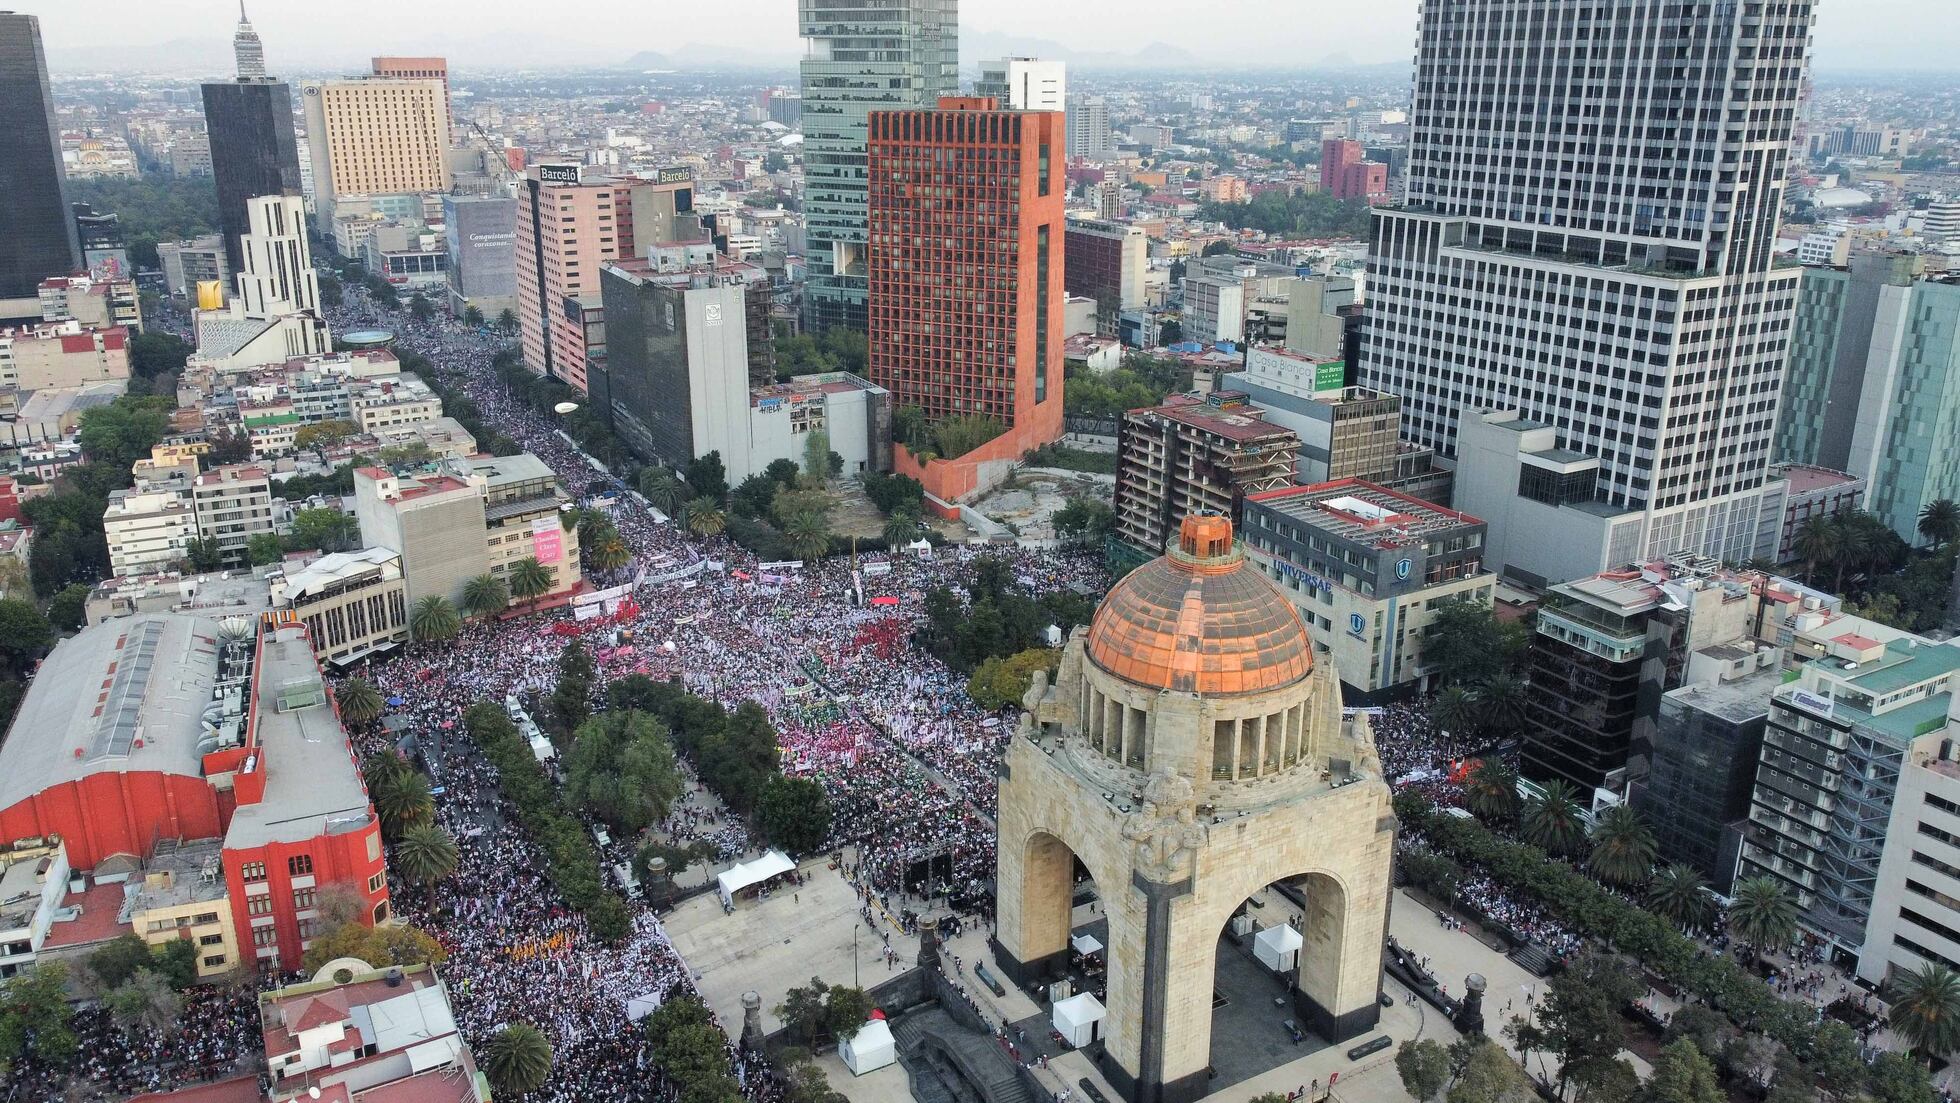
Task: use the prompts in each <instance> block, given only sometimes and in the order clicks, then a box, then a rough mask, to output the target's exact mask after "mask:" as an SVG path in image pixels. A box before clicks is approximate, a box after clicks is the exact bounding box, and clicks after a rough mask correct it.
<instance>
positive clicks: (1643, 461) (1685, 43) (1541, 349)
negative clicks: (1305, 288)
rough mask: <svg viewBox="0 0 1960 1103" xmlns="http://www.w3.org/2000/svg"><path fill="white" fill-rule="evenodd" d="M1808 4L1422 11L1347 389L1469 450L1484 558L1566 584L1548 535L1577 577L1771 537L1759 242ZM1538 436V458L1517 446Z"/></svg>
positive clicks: (1772, 330) (1766, 228) (1502, 4)
mask: <svg viewBox="0 0 1960 1103" xmlns="http://www.w3.org/2000/svg"><path fill="white" fill-rule="evenodd" d="M1813 6H1814V4H1813V3H1812V0H1790V2H1789V3H1779V4H1732V3H1731V4H1712V5H1711V4H1644V5H1638V6H1635V7H1633V8H1631V9H1629V8H1628V7H1626V6H1625V5H1617V6H1603V5H1599V4H1595V3H1592V2H1590V0H1544V2H1540V3H1532V4H1519V3H1516V2H1515V0H1434V2H1431V3H1427V4H1425V5H1423V8H1422V14H1421V23H1420V28H1419V33H1418V46H1417V56H1416V84H1415V95H1414V108H1413V111H1412V113H1411V115H1410V156H1409V164H1408V173H1407V195H1406V202H1405V204H1404V205H1402V206H1400V207H1396V208H1392V209H1384V210H1381V211H1380V212H1379V213H1378V214H1377V215H1376V218H1375V223H1374V240H1373V243H1372V248H1371V250H1370V256H1369V262H1368V297H1369V303H1368V326H1369V329H1370V333H1369V335H1368V350H1369V351H1368V355H1367V357H1366V358H1365V360H1364V362H1363V364H1362V370H1361V379H1360V382H1361V383H1362V384H1363V385H1364V386H1368V387H1373V388H1375V389H1378V390H1384V391H1388V392H1390V393H1392V394H1397V395H1400V396H1402V398H1403V399H1404V406H1403V422H1402V425H1403V433H1404V435H1405V436H1407V437H1409V438H1411V439H1412V440H1414V441H1415V442H1416V443H1419V444H1424V445H1431V446H1434V447H1436V448H1437V449H1438V450H1439V451H1440V452H1441V454H1443V455H1444V456H1447V457H1457V458H1459V459H1460V460H1461V462H1460V463H1459V465H1458V472H1459V480H1460V481H1459V482H1458V484H1457V498H1456V502H1455V504H1456V505H1457V506H1459V507H1460V508H1463V509H1465V510H1468V511H1470V512H1472V513H1475V514H1477V515H1479V516H1482V517H1485V518H1488V519H1490V521H1491V524H1492V550H1491V555H1490V558H1491V560H1492V561H1493V562H1497V563H1503V564H1505V565H1507V566H1509V567H1510V568H1511V569H1512V571H1513V572H1514V573H1515V574H1518V575H1520V576H1523V577H1527V578H1529V577H1531V576H1533V575H1538V576H1541V580H1543V581H1558V580H1559V579H1558V578H1557V577H1544V576H1546V575H1548V574H1549V573H1550V571H1551V569H1552V568H1551V566H1550V565H1549V562H1548V561H1545V560H1543V559H1542V558H1541V557H1542V556H1544V555H1548V554H1550V553H1551V551H1553V550H1556V549H1559V548H1565V549H1583V550H1584V552H1585V554H1584V555H1583V557H1582V558H1583V559H1585V560H1586V561H1587V562H1586V563H1585V564H1581V565H1580V566H1581V567H1582V568H1584V569H1585V573H1589V572H1590V570H1597V569H1602V568H1605V567H1608V566H1615V565H1620V564H1624V563H1627V562H1631V561H1633V560H1636V559H1640V558H1645V557H1649V556H1654V555H1660V554H1665V553H1670V552H1675V551H1689V552H1697V553H1702V554H1707V555H1710V556H1714V557H1717V558H1723V559H1731V560H1741V559H1748V558H1750V557H1751V556H1753V555H1755V554H1757V552H1758V550H1759V549H1760V548H1761V547H1762V540H1763V539H1764V538H1765V535H1766V533H1765V529H1767V530H1768V532H1769V533H1773V532H1774V525H1768V526H1765V525H1764V524H1762V522H1763V521H1764V519H1765V518H1764V517H1763V516H1762V515H1763V514H1766V513H1768V512H1770V509H1769V508H1766V507H1772V506H1774V505H1775V504H1776V503H1775V502H1774V501H1770V500H1766V499H1774V498H1775V497H1776V496H1775V495H1774V494H1773V493H1772V492H1771V490H1773V488H1766V486H1765V483H1766V481H1767V480H1768V479H1769V472H1768V464H1769V460H1770V439H1771V431H1772V429H1773V421H1774V418H1775V415H1776V404H1777V392H1778V389H1779V388H1780V386H1781V381H1782V371H1783V363H1784V359H1785V355H1786V353H1787V333H1788V330H1789V325H1790V318H1791V312H1792V310H1793V308H1794V304H1795V298H1796V287H1797V278H1798V273H1797V272H1796V271H1795V270H1792V269H1783V268H1779V267H1777V266H1776V265H1774V264H1773V263H1772V261H1771V256H1770V253H1771V248H1772V246H1773V245H1774V242H1775V238H1776V229H1777V221H1778V217H1779V211H1780V208H1781V205H1782V198H1783V182H1784V169H1785V166H1786V164H1787V162H1788V160H1789V153H1790V142H1791V127H1792V120H1793V119H1794V117H1795V114H1796V108H1797V103H1798V98H1799V93H1800V90H1801V88H1802V85H1803V80H1804V70H1805V65H1806V61H1807V57H1808V53H1809V41H1810V22H1811V10H1812V8H1813ZM1493 411H1494V412H1495V413H1493ZM1487 413H1489V414H1490V416H1488V417H1486V416H1485V415H1486V414H1487ZM1460 426H1461V429H1462V432H1463V436H1462V438H1461V439H1460V438H1459V427H1460ZM1541 426H1542V427H1546V428H1549V429H1550V430H1551V431H1552V439H1553V441H1554V446H1553V447H1551V448H1549V449H1547V448H1541V447H1538V446H1537V445H1536V444H1533V445H1532V447H1533V448H1535V449H1536V450H1535V451H1531V452H1530V453H1529V454H1526V453H1525V452H1524V451H1520V450H1519V449H1521V448H1523V447H1524V446H1523V445H1522V444H1519V443H1518V442H1521V441H1525V440H1527V439H1529V440H1532V441H1540V440H1542V436H1534V435H1533V434H1532V432H1531V431H1532V430H1534V429H1536V428H1538V427H1541ZM1473 430H1474V432H1473ZM1473 436H1474V437H1476V440H1475V441H1473V440H1472V437H1473ZM1473 445H1474V447H1475V448H1476V449H1477V450H1478V455H1477V456H1476V457H1475V458H1473V457H1471V456H1469V455H1468V454H1467V453H1468V452H1469V451H1470V450H1471V448H1472V446H1473ZM1513 445H1517V447H1516V448H1512V446H1513ZM1506 448H1512V451H1511V454H1510V455H1509V456H1508V457H1506V456H1504V455H1503V454H1502V453H1503V451H1504V450H1505V449H1506ZM1499 461H1502V462H1499ZM1473 469H1477V471H1481V472H1482V474H1481V475H1478V474H1477V473H1476V471H1473ZM1498 471H1508V472H1513V473H1514V474H1512V475H1510V476H1509V478H1510V480H1511V481H1510V482H1509V484H1508V485H1507V484H1504V483H1502V482H1501V481H1500V479H1499V478H1497V477H1496V476H1495V475H1493V474H1492V473H1493V472H1498ZM1466 472H1470V473H1472V475H1473V477H1471V478H1468V479H1464V478H1463V477H1462V476H1463V475H1464V474H1465V473H1466ZM1571 569H1572V564H1571V563H1570V562H1565V563H1562V564H1561V565H1560V567H1559V574H1560V577H1572V575H1571V574H1569V573H1565V572H1567V571H1569V570H1571Z"/></svg>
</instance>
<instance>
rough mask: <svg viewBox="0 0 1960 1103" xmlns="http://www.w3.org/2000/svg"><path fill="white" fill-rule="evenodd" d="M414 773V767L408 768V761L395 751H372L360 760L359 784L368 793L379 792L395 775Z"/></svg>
mask: <svg viewBox="0 0 1960 1103" xmlns="http://www.w3.org/2000/svg"><path fill="white" fill-rule="evenodd" d="M414 772H415V767H413V766H410V765H409V764H408V759H406V758H403V757H402V756H401V752H399V751H395V750H386V751H374V752H372V753H370V754H369V755H368V756H367V757H366V758H363V759H361V784H363V785H365V786H367V791H368V792H369V793H374V792H376V791H378V790H380V789H381V787H382V786H384V785H387V784H388V783H389V781H390V780H391V779H393V778H394V777H396V776H397V775H400V774H412V773H414Z"/></svg>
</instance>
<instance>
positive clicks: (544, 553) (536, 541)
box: [531, 514, 565, 563]
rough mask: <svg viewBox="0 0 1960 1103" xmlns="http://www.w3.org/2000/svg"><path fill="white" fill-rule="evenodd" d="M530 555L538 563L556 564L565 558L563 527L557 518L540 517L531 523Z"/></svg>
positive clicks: (555, 516)
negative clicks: (536, 559)
mask: <svg viewBox="0 0 1960 1103" xmlns="http://www.w3.org/2000/svg"><path fill="white" fill-rule="evenodd" d="M531 554H532V555H535V556H537V557H538V562H540V563H556V562H558V561H559V560H560V559H563V558H564V557H565V527H564V526H563V525H560V524H559V523H558V517H557V515H556V514H553V515H551V516H549V517H540V518H538V519H537V520H535V521H532V522H531Z"/></svg>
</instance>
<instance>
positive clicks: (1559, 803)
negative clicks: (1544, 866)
mask: <svg viewBox="0 0 1960 1103" xmlns="http://www.w3.org/2000/svg"><path fill="white" fill-rule="evenodd" d="M1523 827H1524V838H1525V841H1526V842H1528V843H1531V844H1532V845H1534V846H1537V847H1539V848H1541V849H1543V850H1544V851H1545V852H1546V853H1548V854H1557V855H1571V854H1577V853H1578V852H1579V851H1580V849H1581V848H1582V847H1584V846H1585V843H1586V825H1585V821H1584V819H1583V812H1582V810H1581V809H1580V807H1579V798H1578V797H1577V796H1575V795H1574V794H1573V790H1572V786H1570V785H1568V784H1566V783H1565V782H1563V781H1558V780H1553V781H1548V782H1546V783H1545V794H1544V795H1543V796H1540V797H1533V798H1532V799H1531V800H1529V801H1527V802H1525V806H1524V824H1523Z"/></svg>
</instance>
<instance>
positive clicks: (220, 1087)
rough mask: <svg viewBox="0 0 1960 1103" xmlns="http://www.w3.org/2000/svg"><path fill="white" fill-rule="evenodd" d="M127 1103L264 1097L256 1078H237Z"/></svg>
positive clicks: (254, 1102)
mask: <svg viewBox="0 0 1960 1103" xmlns="http://www.w3.org/2000/svg"><path fill="white" fill-rule="evenodd" d="M321 1098H322V1100H324V1099H325V1095H324V1094H322V1097H321ZM128 1103H265V1096H263V1095H260V1094H259V1078H258V1077H256V1076H239V1077H234V1078H233V1079H230V1080H219V1081H215V1082H213V1083H210V1084H196V1085H193V1086H191V1087H188V1088H179V1089H177V1090H176V1091H174V1092H144V1093H143V1094H142V1095H132V1096H130V1097H129V1101H128Z"/></svg>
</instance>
